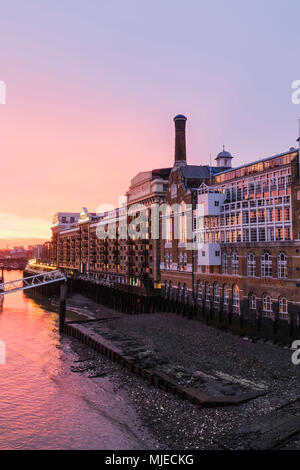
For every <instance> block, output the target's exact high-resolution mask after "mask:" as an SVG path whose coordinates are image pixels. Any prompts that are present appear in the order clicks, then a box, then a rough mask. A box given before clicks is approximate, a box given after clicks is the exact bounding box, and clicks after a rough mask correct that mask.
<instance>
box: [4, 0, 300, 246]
mask: <svg viewBox="0 0 300 470" xmlns="http://www.w3.org/2000/svg"><path fill="white" fill-rule="evenodd" d="M299 15H300V4H299V2H297V1H296V0H290V1H289V2H288V4H287V2H284V1H283V0H275V1H274V0H273V1H271V0H264V1H263V2H261V1H258V0H252V1H251V2H250V1H246V2H240V1H238V0H228V1H226V2H224V1H221V0H210V1H209V2H208V1H205V2H204V1H199V0H187V1H186V2H182V1H178V0H164V1H163V2H162V1H159V0H153V1H152V2H146V1H145V0H127V1H126V2H125V1H123V0H112V1H110V2H105V1H104V0H97V1H96V0H89V1H88V2H86V1H83V0H81V1H78V0H64V1H63V2H62V1H58V0H52V1H49V0H44V1H43V2H36V1H33V0H28V1H26V2H23V1H20V0H12V1H11V2H3V3H2V5H1V15H0V40H1V60H0V81H3V82H5V84H6V93H7V96H6V104H5V105H0V122H1V125H0V142H1V176H2V178H1V186H0V188H1V199H0V222H1V223H0V247H1V244H2V243H4V239H5V240H7V239H11V238H21V239H25V240H28V242H29V243H30V242H31V239H32V238H39V239H46V238H49V237H50V236H51V233H50V230H49V228H50V224H51V219H52V217H53V215H54V213H55V212H58V211H73V212H79V211H80V209H81V207H82V206H85V207H87V208H88V209H89V210H90V211H95V210H96V208H97V206H98V205H100V204H103V203H113V204H116V205H117V204H118V199H119V196H121V195H123V194H124V193H125V192H126V190H127V189H128V185H129V183H130V179H131V178H133V177H134V176H135V175H136V174H137V173H138V172H139V171H146V170H151V169H153V168H160V167H161V168H162V167H168V166H172V164H173V158H174V155H173V154H174V126H173V117H174V116H175V115H176V114H178V113H182V114H185V115H186V116H187V118H188V121H187V160H188V163H190V164H209V158H210V157H209V155H210V154H211V155H212V159H213V158H214V157H215V156H216V155H217V153H218V152H219V151H220V150H221V149H222V146H223V144H225V147H226V149H228V150H229V151H230V152H231V153H232V155H233V156H234V160H233V162H232V163H233V166H238V165H241V164H242V163H245V162H247V161H253V160H258V159H260V158H264V157H267V156H270V155H273V154H276V153H280V152H283V151H285V150H287V149H288V148H289V147H291V146H296V145H297V143H296V139H297V137H298V122H297V120H298V118H299V117H300V105H294V104H292V101H291V94H292V89H291V84H292V82H293V81H294V80H297V79H300V69H299V53H298V41H299V32H298V31H299V24H298V23H299V19H298V18H299ZM212 162H213V160H212ZM1 240H2V241H1ZM21 244H23V243H21Z"/></svg>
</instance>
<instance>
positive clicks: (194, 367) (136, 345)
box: [54, 294, 300, 450]
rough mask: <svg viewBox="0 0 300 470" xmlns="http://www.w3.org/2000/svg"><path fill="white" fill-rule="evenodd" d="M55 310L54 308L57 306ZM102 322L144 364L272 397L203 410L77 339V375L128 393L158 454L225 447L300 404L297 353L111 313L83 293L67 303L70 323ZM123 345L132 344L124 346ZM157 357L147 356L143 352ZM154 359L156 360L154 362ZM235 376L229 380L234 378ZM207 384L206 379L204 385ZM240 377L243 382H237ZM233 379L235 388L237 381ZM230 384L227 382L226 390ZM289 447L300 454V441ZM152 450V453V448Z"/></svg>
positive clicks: (155, 318)
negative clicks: (260, 420)
mask: <svg viewBox="0 0 300 470" xmlns="http://www.w3.org/2000/svg"><path fill="white" fill-rule="evenodd" d="M54 304H55V302H54ZM82 319H90V320H92V321H91V323H90V324H91V327H92V325H94V323H93V320H97V321H96V324H97V330H98V331H101V334H102V335H104V336H105V335H106V337H107V338H110V340H114V341H116V343H118V344H119V345H120V344H123V347H125V348H126V347H128V341H129V345H130V347H131V353H132V351H136V354H137V358H138V357H139V354H140V355H141V358H142V360H146V361H148V363H149V364H152V365H153V361H154V362H155V364H156V365H158V366H159V367H161V368H162V369H163V370H167V371H168V372H169V373H170V374H173V376H176V377H177V379H178V381H179V382H181V383H183V384H187V383H190V382H191V380H192V381H194V382H193V384H196V386H199V387H201V386H206V387H207V383H206V382H205V380H203V374H204V377H205V376H208V377H210V376H213V377H214V379H215V382H216V383H219V384H220V383H221V385H222V380H223V382H224V377H225V378H227V379H226V380H227V382H230V383H231V388H229V389H228V390H226V387H225V388H224V383H223V389H222V390H223V393H233V392H232V390H233V389H234V386H240V385H241V383H242V384H246V385H247V386H248V385H249V384H250V386H254V387H255V385H257V386H258V388H259V387H265V389H266V394H265V395H264V396H260V397H258V398H256V399H253V400H251V401H249V402H247V403H244V404H241V405H239V406H227V407H217V408H201V407H199V406H195V405H193V404H191V403H189V402H187V401H184V400H181V399H180V398H177V397H176V396H174V395H172V394H170V393H166V392H165V391H163V390H160V389H157V388H155V387H154V386H152V385H150V384H148V383H147V382H146V381H145V380H143V379H142V378H140V377H137V376H135V375H134V374H133V373H131V372H130V371H128V370H126V369H124V368H122V367H121V366H120V365H118V364H116V363H113V362H111V361H110V360H108V359H107V358H105V357H104V356H102V355H101V354H98V353H96V352H94V351H93V350H92V349H90V348H89V347H87V346H85V345H83V344H81V343H80V342H79V341H77V340H74V341H73V340H72V348H73V349H74V350H75V352H76V354H77V355H78V361H77V362H76V363H75V364H74V365H73V366H72V370H73V372H76V373H80V374H83V375H85V376H87V377H89V378H93V377H101V376H103V377H104V376H108V377H109V378H110V379H111V380H112V383H113V388H114V392H115V393H118V392H122V393H124V394H125V395H126V397H127V399H128V400H129V401H130V403H132V404H133V405H134V407H135V409H136V412H137V415H138V417H139V419H140V421H141V423H142V426H143V429H144V430H146V431H147V433H149V436H151V441H152V443H154V446H155V448H157V449H168V450H169V449H170V450H174V449H177V450H178V449H182V450H183V449H222V445H221V442H222V439H220V436H224V435H226V434H227V433H230V432H232V431H234V430H235V429H237V428H238V427H239V426H240V425H244V426H245V427H246V426H247V425H248V424H249V422H251V421H252V420H253V419H255V418H256V417H260V416H266V417H268V415H269V414H270V413H271V412H273V411H274V410H275V411H276V410H277V409H279V408H280V407H282V406H286V405H287V404H290V403H292V402H294V401H295V400H297V399H298V398H299V396H300V394H299V384H300V380H299V379H300V367H298V368H297V366H294V365H292V364H291V360H290V357H291V352H290V351H289V350H288V349H287V348H282V347H279V346H275V345H272V344H269V343H264V342H258V343H256V344H254V343H252V342H251V341H249V340H247V339H245V338H240V337H236V336H234V335H232V334H230V333H227V332H223V331H219V330H216V329H214V328H211V327H208V326H206V325H203V324H199V323H197V322H194V321H188V320H186V319H184V318H181V317H177V316H176V315H172V314H145V315H138V316H128V315H125V314H120V313H119V312H115V311H112V310H110V309H107V308H106V307H103V306H101V305H99V304H96V303H94V302H92V301H91V300H89V299H86V298H84V297H82V296H80V295H78V294H76V295H73V296H71V297H70V298H69V299H68V315H67V320H69V321H70V320H71V321H80V320H82ZM124 340H126V344H125V346H124ZM145 350H146V351H150V354H148V355H146V356H145V353H144V351H145ZM151 361H152V362H151ZM228 377H229V379H228ZM199 378H200V379H199ZM234 379H237V382H234ZM232 381H233V383H232ZM225 385H226V384H225ZM286 445H287V448H291V446H292V448H294V449H298V448H300V443H299V439H298V437H297V435H296V436H295V437H293V439H290V440H289V442H288V444H286ZM145 448H146V447H145Z"/></svg>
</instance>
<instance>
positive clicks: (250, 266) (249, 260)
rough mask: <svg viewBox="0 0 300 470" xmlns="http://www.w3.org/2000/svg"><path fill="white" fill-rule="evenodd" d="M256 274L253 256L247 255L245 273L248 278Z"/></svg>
mask: <svg viewBox="0 0 300 470" xmlns="http://www.w3.org/2000/svg"><path fill="white" fill-rule="evenodd" d="M255 272H256V261H255V254H254V253H248V256H247V273H248V276H249V277H254V276H255Z"/></svg>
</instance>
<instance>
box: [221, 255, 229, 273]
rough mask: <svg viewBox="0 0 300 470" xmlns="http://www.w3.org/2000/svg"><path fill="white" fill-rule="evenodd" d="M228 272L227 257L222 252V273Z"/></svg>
mask: <svg viewBox="0 0 300 470" xmlns="http://www.w3.org/2000/svg"><path fill="white" fill-rule="evenodd" d="M227 273H228V258H227V254H226V253H223V254H222V274H227Z"/></svg>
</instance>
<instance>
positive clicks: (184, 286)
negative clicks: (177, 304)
mask: <svg viewBox="0 0 300 470" xmlns="http://www.w3.org/2000/svg"><path fill="white" fill-rule="evenodd" d="M187 299H188V290H187V287H186V283H184V284H183V301H184V303H185V304H186V303H187Z"/></svg>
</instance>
